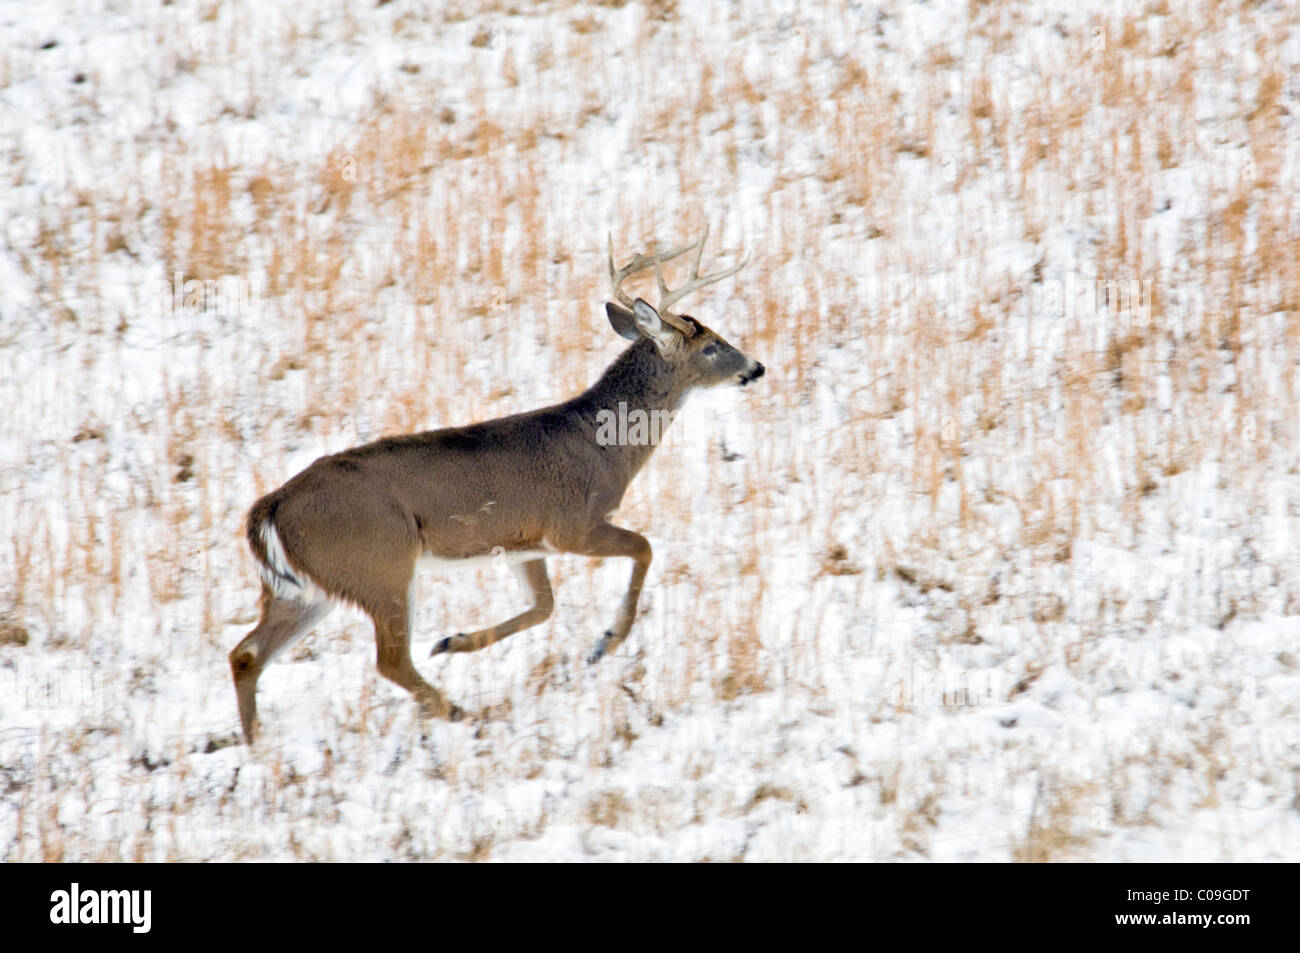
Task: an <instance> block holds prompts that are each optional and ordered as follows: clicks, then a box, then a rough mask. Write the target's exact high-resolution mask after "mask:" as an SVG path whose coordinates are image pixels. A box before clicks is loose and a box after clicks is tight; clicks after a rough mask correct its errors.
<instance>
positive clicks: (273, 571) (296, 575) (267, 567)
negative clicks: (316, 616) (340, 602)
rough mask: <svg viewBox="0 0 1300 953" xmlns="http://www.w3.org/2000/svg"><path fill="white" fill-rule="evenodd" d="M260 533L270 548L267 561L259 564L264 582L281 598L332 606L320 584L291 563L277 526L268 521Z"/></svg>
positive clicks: (258, 567) (263, 542) (305, 603)
mask: <svg viewBox="0 0 1300 953" xmlns="http://www.w3.org/2000/svg"><path fill="white" fill-rule="evenodd" d="M257 534H258V535H259V536H261V537H262V545H263V546H264V547H265V548H266V562H265V563H262V562H260V561H259V562H258V565H257V571H258V573H259V574H260V575H261V577H262V579H263V581H264V582H265V583H266V584H267V585H268V586H270V587H271V591H272V592H274V593H275V596H276V598H277V599H286V600H288V601H289V602H297V603H301V604H302V605H305V606H315V605H319V604H322V603H330V602H332V601H333V600H332V599H331V598H330V594H329V593H328V592H326V591H325V590H324V589H322V588H321V587H320V586H318V585H316V583H315V582H313V581H312V580H311V578H310V577H309V576H308V575H307V574H306V573H301V572H298V570H296V569H294V568H293V566H292V565H290V564H289V557H288V555H287V554H286V553H285V551H284V543H282V542H281V541H280V534H279V533H278V532H277V531H276V528H275V524H274V523H272V522H271V521H270V520H266V521H265V522H264V523H262V525H261V526H260V527H258V530H257Z"/></svg>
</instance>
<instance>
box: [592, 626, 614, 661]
mask: <svg viewBox="0 0 1300 953" xmlns="http://www.w3.org/2000/svg"><path fill="white" fill-rule="evenodd" d="M613 638H614V633H612V632H606V633H605V634H604V635H602V636H601V637H600V640H599V641H597V642H596V647H595V648H594V649H592V650H591V651H590V652H588V653H587V664H588V665H595V664H596V663H597V662H599V661H600V660H601V659H603V658H604V657H605V651H606V650H607V649H608V648H609V643H610V640H611V639H613Z"/></svg>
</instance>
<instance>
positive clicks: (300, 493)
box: [230, 229, 764, 742]
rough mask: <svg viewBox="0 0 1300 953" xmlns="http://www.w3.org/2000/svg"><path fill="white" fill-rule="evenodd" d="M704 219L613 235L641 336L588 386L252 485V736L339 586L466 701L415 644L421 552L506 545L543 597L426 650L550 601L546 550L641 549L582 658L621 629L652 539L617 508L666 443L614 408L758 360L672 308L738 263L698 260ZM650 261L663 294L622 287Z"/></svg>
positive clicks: (436, 697)
mask: <svg viewBox="0 0 1300 953" xmlns="http://www.w3.org/2000/svg"><path fill="white" fill-rule="evenodd" d="M707 237H708V229H705V232H704V235H703V236H702V237H701V238H700V240H699V241H697V242H695V243H694V244H692V245H686V246H684V247H681V248H675V249H672V250H670V251H664V252H660V253H658V254H653V255H640V254H638V255H636V256H635V257H633V259H632V260H631V261H630V262H629V263H628V264H627V265H625V266H624V267H623V268H620V269H616V268H615V267H614V256H613V247H612V243H611V248H610V258H609V274H610V280H611V281H612V283H613V286H614V296H615V297H616V298H617V299H618V301H619V302H620V303H619V304H613V303H611V304H607V305H606V306H605V308H606V312H607V313H608V315H609V323H610V324H611V325H613V327H614V330H615V331H617V332H618V333H619V334H620V335H622V336H623V337H625V338H627V339H628V340H630V341H632V342H634V343H633V344H632V346H631V347H629V348H628V349H627V350H625V351H624V352H623V353H622V355H621V356H619V358H618V359H617V360H616V361H614V363H613V364H611V365H610V366H609V368H608V369H606V371H605V373H604V374H603V375H602V376H601V378H600V380H598V381H597V382H596V383H595V384H593V385H592V386H591V388H589V389H588V390H587V391H585V392H584V393H581V394H579V395H578V396H577V397H574V398H573V399H572V400H567V401H565V402H564V403H561V404H556V405H554V406H553V407H544V408H542V409H541V410H534V411H532V412H530V413H525V414H517V415H515V416H512V417H502V418H500V419H497V420H489V421H486V422H484V423H479V424H473V425H472V426H469V427H450V428H447V429H445V430H433V431H429V432H428V433H419V434H411V435H409V436H401V437H388V438H385V439H383V440H377V441H375V442H374V443H368V444H366V445H365V446H361V447H356V448H355V449H352V450H345V451H344V452H342V453H336V454H333V455H331V456H328V457H322V458H321V459H319V460H317V461H316V462H315V463H313V464H312V465H311V466H309V467H308V468H307V469H306V470H304V471H302V472H301V473H299V474H298V475H297V476H296V477H294V478H293V479H292V480H290V481H289V482H288V483H286V484H285V485H284V486H282V487H280V489H278V490H276V491H274V492H273V493H269V494H267V495H266V496H264V497H262V498H261V499H260V500H258V501H257V503H256V504H255V505H254V506H253V508H252V510H251V511H250V512H249V514H248V527H247V532H248V543H249V546H250V547H251V548H252V550H253V555H254V557H256V559H257V567H258V572H259V573H260V574H261V577H262V618H261V621H260V622H258V624H257V628H255V629H253V631H252V632H251V633H249V635H248V636H247V637H246V638H245V639H244V640H243V641H242V642H240V643H239V645H237V646H236V647H235V649H234V651H232V652H231V653H230V667H231V670H232V672H233V674H234V679H235V693H236V696H237V697H238V699H239V717H240V719H241V721H242V722H243V728H244V734H245V736H246V737H247V738H248V740H249V741H250V742H251V741H252V740H253V734H254V730H255V722H256V718H257V702H256V692H257V679H258V676H259V675H261V673H262V670H263V669H265V668H266V666H267V665H268V664H270V662H271V661H272V660H273V659H274V658H275V657H276V656H277V655H279V654H280V653H281V652H283V651H285V650H286V649H287V648H289V647H290V646H291V645H293V644H294V643H295V642H296V641H298V640H299V639H300V638H302V637H303V636H305V635H306V634H307V632H308V631H309V630H310V629H311V628H312V626H314V625H315V624H316V623H317V622H319V621H320V620H321V619H322V618H324V617H325V614H326V613H327V612H329V610H330V608H331V606H332V605H333V604H335V603H336V602H350V603H354V604H355V605H357V606H360V607H361V608H362V609H364V610H365V611H366V612H367V613H368V614H369V615H370V618H371V619H372V620H373V621H374V624H375V641H376V643H377V650H378V663H379V671H380V673H382V674H383V675H384V676H385V677H386V678H388V679H390V680H392V681H394V682H396V683H397V684H398V685H401V686H402V687H403V688H405V689H407V690H408V691H409V692H411V693H412V694H413V695H414V696H415V697H416V699H417V700H418V701H419V703H420V704H421V706H422V707H423V708H424V709H425V710H426V711H427V712H429V713H431V714H434V715H441V716H445V717H451V718H456V717H459V715H460V709H458V708H457V707H456V706H455V705H452V704H450V703H449V702H448V701H447V700H446V699H445V698H444V697H443V695H442V693H441V692H439V691H438V690H437V689H436V688H434V687H433V686H432V685H430V684H429V683H428V682H426V681H425V680H424V679H423V678H422V677H421V676H420V673H419V672H418V671H416V669H415V665H414V664H412V662H411V615H412V605H411V600H412V594H413V592H414V581H415V570H416V565H417V564H418V563H419V562H420V561H421V560H422V559H424V560H431V561H433V562H436V563H439V564H442V565H450V564H468V563H470V562H472V561H482V560H483V559H484V558H489V559H490V558H492V557H493V556H501V555H504V557H505V558H506V559H507V560H508V561H509V562H510V563H511V564H512V566H513V569H514V571H515V573H516V575H517V576H518V577H519V579H520V581H521V582H522V583H523V584H524V585H525V586H526V587H527V588H528V590H529V593H530V594H531V596H532V603H533V604H532V608H530V609H528V610H527V611H525V612H521V613H520V614H519V615H517V616H515V617H514V618H512V619H508V620H507V621H505V622H502V623H501V624H500V625H494V626H491V627H490V628H486V629H480V630H479V631H477V632H469V633H460V634H457V635H453V636H449V637H447V638H444V639H442V640H440V641H438V642H437V643H436V644H435V645H434V648H433V652H432V654H433V655H437V654H439V653H442V652H476V651H478V650H479V649H482V648H486V647H487V646H489V645H492V644H493V643H494V642H498V641H500V640H501V639H504V638H505V637H506V636H508V635H512V634H513V633H515V632H519V631H521V630H523V629H526V628H529V627H530V626H534V625H537V624H538V623H539V622H542V621H544V620H545V619H546V618H548V617H549V616H550V614H551V609H552V607H553V606H554V598H553V596H552V593H551V583H550V579H549V578H548V577H547V574H546V557H547V556H549V555H551V554H553V553H577V554H578V555H582V556H595V557H606V556H626V557H627V558H628V559H631V560H632V578H631V580H630V581H629V582H628V587H627V592H626V594H625V595H624V596H623V602H622V605H620V606H619V609H618V614H617V615H616V616H615V617H614V622H613V624H612V625H611V626H610V628H609V629H608V630H607V631H606V632H605V633H604V635H603V636H601V638H600V640H599V641H598V642H597V643H596V647H595V649H594V650H593V651H592V652H591V654H590V656H589V659H590V660H591V661H596V660H597V659H599V658H600V657H601V656H603V655H604V654H605V653H607V652H610V651H612V650H613V649H614V648H616V647H617V646H618V645H619V643H621V642H622V641H623V640H624V639H625V638H627V634H628V630H629V629H630V628H631V627H632V619H633V617H634V616H635V615H636V606H637V599H638V597H639V596H640V594H641V585H642V583H643V582H644V581H645V576H646V571H647V570H648V569H649V568H650V555H651V554H650V544H649V543H648V542H646V539H645V537H643V536H641V535H640V534H639V533H634V532H632V531H631V530H628V529H623V528H622V527H619V526H615V525H614V524H613V523H611V522H609V518H610V516H611V515H612V514H613V513H614V511H615V510H617V509H618V506H619V504H620V502H621V501H622V499H623V494H624V492H625V491H626V490H627V487H628V484H629V483H631V482H632V478H633V477H635V476H636V474H637V471H639V470H640V469H641V467H642V466H644V465H645V462H646V460H647V459H649V457H650V454H651V453H652V452H653V451H654V449H655V444H654V443H653V442H650V441H635V442H633V441H627V440H625V441H623V442H619V441H618V440H616V439H610V436H611V431H613V430H614V428H612V427H609V426H607V423H608V421H609V419H610V415H611V414H626V415H630V414H632V413H634V412H636V411H640V412H641V413H642V414H643V415H645V416H646V417H649V416H653V415H655V412H660V416H656V417H655V419H656V420H660V419H663V418H662V415H663V414H671V413H672V412H673V411H675V410H676V409H677V408H678V407H679V406H680V405H681V403H682V400H683V399H684V398H685V397H686V394H687V392H689V391H690V390H692V389H694V388H697V387H711V386H714V385H716V384H722V383H725V382H727V381H734V382H736V383H739V384H747V383H749V382H750V381H753V380H756V379H757V378H759V377H762V376H763V370H764V368H763V365H762V364H760V363H758V362H757V361H755V360H752V359H750V358H748V357H746V356H745V355H744V354H742V353H740V351H738V350H736V349H735V348H734V347H732V346H731V345H730V344H728V343H727V342H726V341H724V340H723V339H722V338H720V337H719V336H718V335H717V334H715V333H713V332H712V331H711V330H709V329H708V328H706V327H705V326H704V325H702V324H700V322H698V321H696V320H695V319H694V318H692V317H688V316H686V315H679V314H675V313H673V312H672V311H670V310H669V308H670V307H672V306H673V305H674V304H676V303H677V302H678V301H679V300H681V299H682V297H684V296H685V295H686V294H688V293H689V292H692V291H695V290H696V289H698V288H702V287H704V286H705V285H708V284H711V283H713V282H715V281H719V280H721V279H722V278H725V277H727V276H728V275H733V274H735V273H736V272H737V271H739V270H740V269H741V268H742V267H743V266H744V264H745V263H744V262H741V263H740V264H738V265H736V266H734V267H732V268H729V269H727V270H725V271H721V272H718V273H716V274H713V275H707V276H704V277H701V276H700V258H701V256H702V254H703V251H704V242H705V239H707ZM688 251H694V252H695V265H694V268H693V269H692V272H691V276H690V278H689V279H687V280H686V282H685V283H684V284H682V285H681V286H680V287H679V288H677V289H675V290H669V288H668V287H667V286H666V285H665V283H664V277H663V271H662V265H663V263H664V262H666V261H668V260H669V259H673V258H677V257H679V256H680V255H683V254H685V253H686V252H688ZM648 268H654V269H655V275H656V278H657V279H658V284H659V291H660V295H661V298H660V301H659V306H658V308H655V307H653V306H651V305H650V304H648V303H647V302H645V301H644V300H642V299H640V298H638V299H637V300H636V301H633V300H631V298H630V297H629V296H628V295H627V294H626V293H625V292H624V291H623V288H622V286H623V282H624V281H625V280H626V279H627V278H628V277H629V276H631V275H633V274H635V273H637V272H641V271H644V270H646V269H648ZM643 419H644V418H643ZM602 428H603V429H602Z"/></svg>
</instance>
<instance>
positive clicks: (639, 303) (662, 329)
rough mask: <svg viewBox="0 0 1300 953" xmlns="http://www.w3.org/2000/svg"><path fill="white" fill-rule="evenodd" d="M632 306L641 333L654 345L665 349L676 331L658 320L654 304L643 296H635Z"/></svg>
mask: <svg viewBox="0 0 1300 953" xmlns="http://www.w3.org/2000/svg"><path fill="white" fill-rule="evenodd" d="M633 307H634V309H635V313H634V316H635V318H636V326H637V327H638V328H640V330H641V333H642V334H644V335H645V336H646V337H648V338H649V339H650V340H651V341H654V342H655V347H657V348H659V350H661V351H664V350H667V349H668V347H669V345H671V344H672V343H673V336H674V335H675V334H676V333H677V332H676V331H674V330H673V329H672V328H671V327H669V326H668V325H666V324H664V323H663V321H662V320H660V318H659V312H658V311H656V310H655V309H654V305H652V304H651V303H650V302H649V301H646V300H645V299H644V298H637V299H636V303H635V304H634V306H633Z"/></svg>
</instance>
